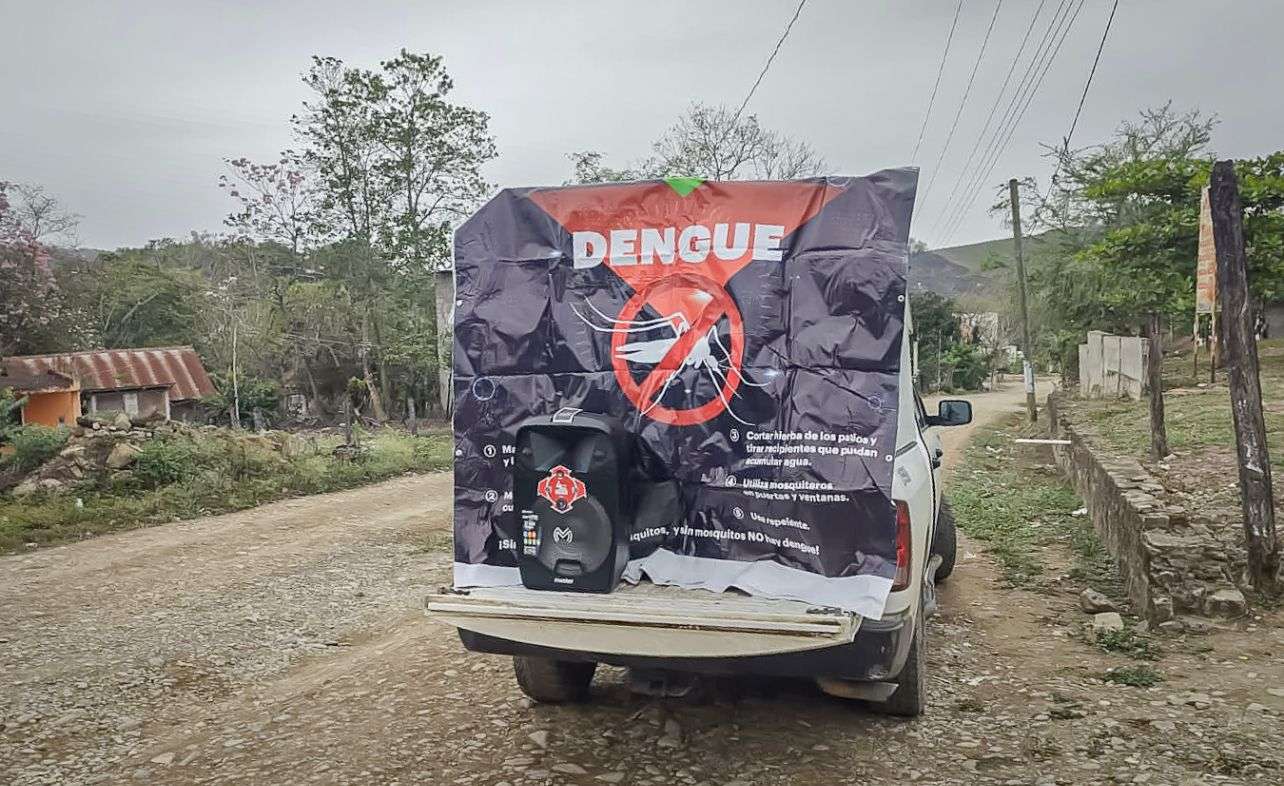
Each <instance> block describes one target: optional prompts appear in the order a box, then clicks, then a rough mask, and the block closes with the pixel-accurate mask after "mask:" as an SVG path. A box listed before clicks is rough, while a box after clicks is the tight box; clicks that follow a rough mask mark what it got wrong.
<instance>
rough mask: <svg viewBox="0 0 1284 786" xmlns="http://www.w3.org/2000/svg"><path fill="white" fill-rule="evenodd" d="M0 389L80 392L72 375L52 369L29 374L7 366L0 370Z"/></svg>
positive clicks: (34, 391)
mask: <svg viewBox="0 0 1284 786" xmlns="http://www.w3.org/2000/svg"><path fill="white" fill-rule="evenodd" d="M11 372H12V373H11ZM0 388H13V389H14V390H15V391H17V392H18V393H55V392H61V391H66V390H79V388H80V386H79V385H77V384H76V380H75V379H74V378H72V376H71V375H70V374H61V373H59V372H57V371H54V370H52V369H45V370H43V371H38V372H36V373H35V374H27V373H25V372H22V371H20V370H19V369H18V368H16V367H15V368H12V369H11V368H9V366H8V365H6V366H5V367H4V368H3V369H0Z"/></svg>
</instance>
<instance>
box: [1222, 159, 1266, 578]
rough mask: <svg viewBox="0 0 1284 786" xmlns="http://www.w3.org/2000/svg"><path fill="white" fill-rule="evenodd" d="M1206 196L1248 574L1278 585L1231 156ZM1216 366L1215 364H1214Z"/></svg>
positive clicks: (1254, 344) (1259, 383) (1240, 220)
mask: <svg viewBox="0 0 1284 786" xmlns="http://www.w3.org/2000/svg"><path fill="white" fill-rule="evenodd" d="M1210 199H1211V202H1212V214H1213V237H1214V239H1215V242H1216V244H1217V252H1216V253H1217V292H1218V296H1219V298H1220V300H1221V301H1222V319H1221V329H1222V331H1221V341H1219V342H1218V345H1219V346H1218V351H1217V354H1218V356H1219V357H1220V359H1221V360H1222V363H1223V366H1224V367H1225V369H1226V379H1227V382H1228V384H1229V386H1230V399H1231V415H1232V418H1233V421H1234V424H1235V446H1236V448H1237V450H1238V453H1239V488H1240V497H1241V501H1242V505H1243V508H1244V537H1245V540H1246V542H1247V545H1248V577H1249V581H1250V582H1251V583H1252V585H1253V588H1254V589H1256V590H1258V591H1259V592H1264V593H1273V592H1274V591H1275V590H1276V589H1277V584H1276V582H1277V580H1278V572H1279V564H1280V554H1279V544H1278V542H1277V541H1276V538H1275V502H1274V500H1273V499H1272V498H1271V459H1270V455H1269V454H1268V452H1267V446H1266V421H1265V418H1264V417H1263V415H1262V381H1261V378H1260V377H1259V376H1258V365H1257V341H1256V335H1255V333H1254V327H1255V326H1254V324H1253V309H1252V306H1251V303H1250V301H1249V297H1248V260H1247V258H1246V257H1245V255H1244V223H1243V206H1242V205H1241V203H1240V198H1239V183H1238V181H1237V180H1236V178H1235V166H1234V162H1233V161H1218V162H1217V163H1216V164H1215V165H1214V166H1213V176H1212V184H1211V187H1210ZM1214 368H1215V366H1214Z"/></svg>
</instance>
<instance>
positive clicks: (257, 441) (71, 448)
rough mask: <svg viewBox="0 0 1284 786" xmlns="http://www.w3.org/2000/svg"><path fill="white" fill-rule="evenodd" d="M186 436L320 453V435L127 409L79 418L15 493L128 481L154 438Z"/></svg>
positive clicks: (288, 453) (289, 453) (287, 454)
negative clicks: (147, 415) (236, 427)
mask: <svg viewBox="0 0 1284 786" xmlns="http://www.w3.org/2000/svg"><path fill="white" fill-rule="evenodd" d="M181 436H185V437H188V438H191V439H199V438H201V437H205V438H207V439H208V438H221V439H227V440H235V441H236V442H237V443H240V444H242V445H244V446H245V447H253V448H258V449H259V450H260V451H264V452H270V453H273V454H278V455H279V456H281V457H282V458H293V457H295V456H298V455H302V454H304V453H306V452H309V451H311V452H316V450H317V447H316V440H315V438H311V439H309V438H308V437H305V436H301V435H297V434H291V433H288V432H284V431H265V432H260V433H252V432H235V431H232V430H231V429H227V428H224V427H221V426H193V425H189V424H186V423H179V422H174V421H170V422H166V421H159V420H155V419H138V418H134V419H131V418H130V417H128V416H127V415H125V414H124V413H123V412H122V413H118V414H117V415H115V416H114V417H112V418H110V419H94V418H80V419H79V420H78V421H77V423H76V425H75V426H73V427H72V428H71V436H70V438H69V439H68V440H67V444H66V445H65V446H64V447H63V448H62V450H60V451H59V452H58V454H57V455H56V456H54V457H53V458H51V459H49V460H48V461H46V462H44V463H43V464H42V465H40V466H39V467H37V468H35V469H34V470H32V471H30V472H29V473H27V475H26V476H25V477H23V478H21V480H19V481H18V482H17V484H16V485H15V486H14V487H13V489H12V493H13V495H14V496H19V497H20V496H26V495H29V494H32V493H35V492H37V491H46V492H59V491H64V490H68V489H70V488H72V487H75V486H78V485H81V484H85V483H88V482H97V481H103V480H106V481H110V482H112V483H123V482H126V481H128V480H129V479H130V478H131V477H132V471H133V470H132V467H133V466H134V464H135V462H136V461H137V459H138V456H139V454H141V453H142V452H143V449H144V448H145V447H146V446H147V444H148V443H149V442H151V441H152V440H156V439H167V438H173V437H181Z"/></svg>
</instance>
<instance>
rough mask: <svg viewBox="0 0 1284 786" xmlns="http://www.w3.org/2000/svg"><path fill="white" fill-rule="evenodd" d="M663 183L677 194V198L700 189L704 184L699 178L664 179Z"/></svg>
mask: <svg viewBox="0 0 1284 786" xmlns="http://www.w3.org/2000/svg"><path fill="white" fill-rule="evenodd" d="M664 182H666V183H668V184H669V188H672V189H673V190H674V191H677V192H678V196H686V195H687V194H690V193H691V192H692V191H695V190H696V189H697V188H699V187H700V184H701V183H703V182H704V179H703V178H699V177H666V178H665V179H664Z"/></svg>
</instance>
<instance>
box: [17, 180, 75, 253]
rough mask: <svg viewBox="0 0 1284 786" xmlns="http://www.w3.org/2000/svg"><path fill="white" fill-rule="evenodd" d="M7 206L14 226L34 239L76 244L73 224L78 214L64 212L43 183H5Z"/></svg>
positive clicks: (69, 244) (56, 198) (61, 243)
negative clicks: (8, 184)
mask: <svg viewBox="0 0 1284 786" xmlns="http://www.w3.org/2000/svg"><path fill="white" fill-rule="evenodd" d="M9 209H10V213H11V215H12V217H13V218H14V220H16V221H17V222H18V225H19V226H20V227H22V229H23V230H24V231H25V232H26V233H27V234H29V235H30V236H31V237H32V239H34V240H36V241H37V242H42V243H47V242H56V243H57V244H59V245H66V246H75V245H77V244H78V243H79V238H78V237H77V236H76V227H78V226H79V225H80V216H78V215H76V214H75V213H71V212H68V211H67V210H66V209H65V208H64V207H63V206H62V203H61V202H60V201H58V197H56V196H54V195H53V194H50V193H49V192H48V191H46V190H45V188H44V186H38V185H35V184H32V183H13V184H11V185H10V186H9Z"/></svg>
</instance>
